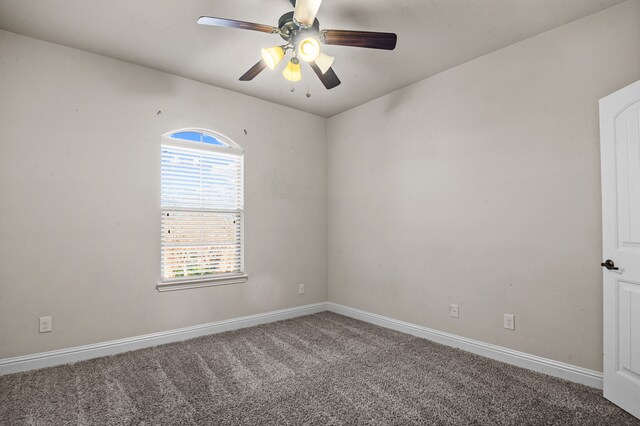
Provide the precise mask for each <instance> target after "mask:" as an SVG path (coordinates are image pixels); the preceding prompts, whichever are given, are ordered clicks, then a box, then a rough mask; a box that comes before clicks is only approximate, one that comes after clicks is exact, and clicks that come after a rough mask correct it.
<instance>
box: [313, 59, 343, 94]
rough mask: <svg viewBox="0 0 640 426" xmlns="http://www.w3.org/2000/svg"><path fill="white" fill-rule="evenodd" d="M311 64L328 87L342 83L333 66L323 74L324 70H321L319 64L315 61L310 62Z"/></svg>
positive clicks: (331, 87)
mask: <svg viewBox="0 0 640 426" xmlns="http://www.w3.org/2000/svg"><path fill="white" fill-rule="evenodd" d="M309 65H311V68H312V69H313V71H314V72H315V73H316V75H317V76H318V78H319V79H320V81H321V82H322V84H324V87H326V88H327V89H333V88H334V87H336V86H339V85H340V83H341V81H340V79H339V78H338V76H337V75H336V73H335V72H333V68H329V69H328V70H327V72H326V73H324V74H322V70H320V67H319V66H317V65H316V63H315V62H309Z"/></svg>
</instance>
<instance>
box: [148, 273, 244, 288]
mask: <svg viewBox="0 0 640 426" xmlns="http://www.w3.org/2000/svg"><path fill="white" fill-rule="evenodd" d="M247 279H249V277H248V276H247V275H246V274H240V275H225V276H223V277H207V278H196V279H190V280H189V279H187V280H172V281H162V282H159V283H158V284H156V289H157V290H158V291H161V292H162V291H175V290H186V289H188V288H200V287H212V286H216V285H227V284H242V283H244V282H247Z"/></svg>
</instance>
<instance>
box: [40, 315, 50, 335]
mask: <svg viewBox="0 0 640 426" xmlns="http://www.w3.org/2000/svg"><path fill="white" fill-rule="evenodd" d="M51 330H53V326H52V323H51V317H40V333H49V332H51Z"/></svg>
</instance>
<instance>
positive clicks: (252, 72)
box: [240, 59, 267, 81]
mask: <svg viewBox="0 0 640 426" xmlns="http://www.w3.org/2000/svg"><path fill="white" fill-rule="evenodd" d="M266 67H267V64H266V63H265V62H264V61H263V60H262V59H260V60H259V61H258V63H257V64H255V65H254V66H252V67H251V68H250V69H249V71H247V72H245V73H244V75H243V76H242V77H240V81H250V80H253V79H254V78H255V76H257V75H258V74H260V73H261V72H262V70H263V69H265V68H266Z"/></svg>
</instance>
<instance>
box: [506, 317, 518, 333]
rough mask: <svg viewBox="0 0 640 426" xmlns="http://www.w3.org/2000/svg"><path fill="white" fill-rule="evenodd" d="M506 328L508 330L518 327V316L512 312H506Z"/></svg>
mask: <svg viewBox="0 0 640 426" xmlns="http://www.w3.org/2000/svg"><path fill="white" fill-rule="evenodd" d="M504 328H506V329H507V330H515V329H516V318H515V316H513V315H512V314H504Z"/></svg>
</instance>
